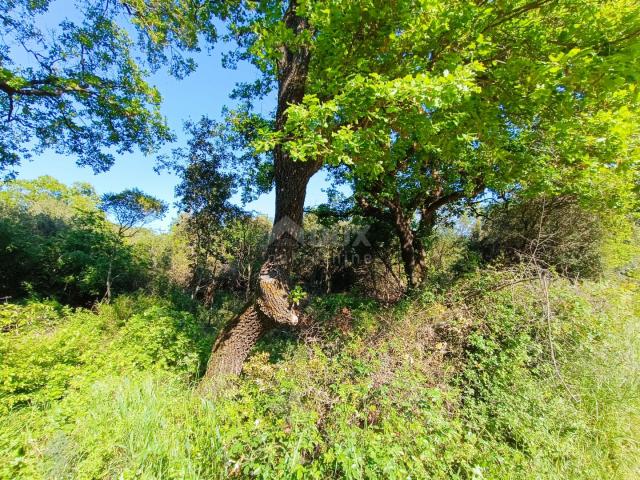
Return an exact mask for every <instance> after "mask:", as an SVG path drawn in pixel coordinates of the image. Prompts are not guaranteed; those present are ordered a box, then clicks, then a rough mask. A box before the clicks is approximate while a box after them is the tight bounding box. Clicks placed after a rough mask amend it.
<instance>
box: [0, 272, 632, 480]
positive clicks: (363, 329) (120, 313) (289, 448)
mask: <svg viewBox="0 0 640 480" xmlns="http://www.w3.org/2000/svg"><path fill="white" fill-rule="evenodd" d="M543 293H544V292H543V291H542V286H541V284H540V283H539V282H536V281H532V282H519V283H513V282H511V277H510V274H509V273H508V272H504V271H497V270H489V269H484V270H476V271H475V272H468V273H466V274H465V276H464V278H463V279H462V280H460V281H458V283H456V284H455V285H453V286H449V287H447V288H439V289H435V288H434V289H432V290H425V291H423V292H421V293H420V294H416V295H414V296H413V297H412V298H410V299H407V300H406V301H403V302H401V303H400V304H399V305H397V306H395V307H393V308H383V307H380V306H378V305H376V304H374V303H372V302H370V301H365V300H362V299H359V298H356V297H353V296H349V295H344V294H343V295H334V296H325V297H322V298H321V299H319V300H316V301H315V302H314V304H312V305H311V307H310V308H311V310H312V311H313V313H314V318H316V319H317V321H316V323H314V324H313V325H310V326H308V327H306V328H305V329H303V330H302V331H300V332H297V333H291V332H276V333H274V334H273V335H272V336H271V338H269V339H266V340H265V341H263V342H262V343H261V344H260V345H259V346H258V348H257V349H256V351H255V352H254V354H253V355H252V356H251V357H250V359H249V361H248V362H247V364H246V366H245V369H244V373H243V375H242V376H241V377H240V378H239V379H237V380H235V381H234V382H232V383H230V384H229V385H228V387H227V388H226V389H225V390H224V391H222V392H220V393H219V394H218V395H217V396H216V397H215V398H201V397H199V396H198V395H197V394H196V393H195V392H194V386H195V384H196V382H197V380H198V378H199V375H200V372H201V371H202V366H203V365H204V363H205V362H206V358H207V353H208V351H209V349H210V348H211V342H212V338H213V334H212V330H211V329H209V328H205V327H204V326H203V325H204V324H205V323H206V322H205V318H204V315H202V314H198V313H197V312H196V313H194V312H189V311H185V310H182V309H181V308H180V307H177V306H176V305H174V304H170V303H168V302H163V301H161V300H158V299H157V298H146V297H122V298H120V299H117V300H116V301H115V302H114V303H113V304H112V305H110V306H103V307H100V308H99V309H98V310H97V311H88V310H82V309H78V310H71V309H69V308H67V307H63V306H60V305H58V304H55V303H47V302H35V303H26V304H22V305H11V304H9V305H2V306H0V321H1V322H2V324H1V328H2V334H1V335H0V355H1V358H2V364H1V367H0V369H1V374H2V375H1V376H2V383H1V384H0V409H1V410H0V413H1V414H2V424H1V425H0V455H1V459H0V477H2V478H7V479H11V478H29V479H31V478H46V479H52V478H87V479H90V478H122V479H133V478H141V479H151V478H157V479H168V478H176V479H178V478H180V479H182V478H188V479H196V478H202V479H204V478H206V479H215V478H220V479H223V478H230V477H238V478H319V479H324V478H349V479H359V478H384V479H387V478H388V479H393V478H443V479H444V478H464V479H466V478H469V479H480V478H510V479H511V478H558V479H560V478H562V479H564V478H589V479H592V478H637V477H638V475H639V474H640V469H639V468H640V466H639V465H638V459H640V443H639V442H640V431H639V428H638V427H637V425H640V418H639V417H640V384H639V382H640V375H639V373H640V372H639V368H640V367H639V365H640V362H639V360H640V359H639V358H638V346H639V343H640V335H639V334H640V331H639V330H640V325H639V323H638V318H639V314H640V296H639V290H638V282H637V280H636V279H634V278H632V277H629V276H621V275H616V276H611V277H608V278H606V279H602V280H600V281H597V282H596V281H584V282H580V283H571V282H569V281H566V280H562V279H555V280H554V281H552V282H551V284H550V287H549V291H548V294H549V305H548V306H550V310H549V314H548V315H547V314H546V313H545V312H546V309H545V307H546V306H547V305H546V301H545V300H544V298H545V295H543Z"/></svg>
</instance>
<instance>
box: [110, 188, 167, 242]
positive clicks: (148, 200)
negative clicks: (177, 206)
mask: <svg viewBox="0 0 640 480" xmlns="http://www.w3.org/2000/svg"><path fill="white" fill-rule="evenodd" d="M100 208H101V209H102V210H103V211H105V212H106V213H107V214H109V215H113V217H114V218H115V220H116V223H117V224H118V226H119V232H120V233H121V234H124V233H126V232H127V231H128V230H130V229H132V228H134V227H141V226H142V225H144V224H145V223H148V222H152V221H154V220H158V219H160V218H162V217H163V216H164V215H165V214H166V213H167V208H168V207H167V204H166V203H165V202H163V201H162V200H158V199H157V198H155V197H153V196H151V195H149V194H147V193H144V192H142V191H141V190H139V189H137V188H132V189H127V190H123V191H122V192H119V193H106V194H104V195H103V196H102V199H101V201H100Z"/></svg>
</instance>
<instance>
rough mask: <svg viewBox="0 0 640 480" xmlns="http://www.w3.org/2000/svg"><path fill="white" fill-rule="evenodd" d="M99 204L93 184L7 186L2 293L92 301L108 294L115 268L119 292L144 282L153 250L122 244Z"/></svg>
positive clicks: (0, 195) (2, 192) (1, 235)
mask: <svg viewBox="0 0 640 480" xmlns="http://www.w3.org/2000/svg"><path fill="white" fill-rule="evenodd" d="M98 202H99V200H98V198H97V196H96V194H95V192H94V190H93V188H92V187H91V186H89V185H87V184H76V185H73V186H71V187H66V186H64V185H62V184H60V183H59V182H57V181H56V180H54V179H53V178H51V177H40V178H38V179H36V180H32V181H9V182H4V183H2V184H0V212H1V213H2V215H1V216H0V261H1V262H2V265H3V266H6V267H8V268H3V269H2V270H0V292H2V293H3V294H4V295H10V296H14V297H21V296H25V295H30V294H33V295H41V296H47V297H55V298H58V299H61V300H64V301H65V302H67V303H71V304H82V303H88V302H91V301H92V300H95V299H98V298H101V297H102V295H103V294H104V292H105V283H106V281H107V278H108V277H109V271H112V272H113V282H112V283H113V287H112V288H113V290H114V291H116V292H126V291H133V290H136V289H138V288H141V287H144V286H145V285H146V284H147V270H148V267H147V265H148V264H149V263H150V262H149V257H148V254H146V253H145V252H144V251H141V250H136V249H135V248H134V246H132V245H131V244H128V243H125V242H124V241H123V238H121V235H118V231H117V229H116V228H115V227H114V226H113V225H112V224H111V223H109V222H108V221H107V219H106V218H105V215H104V214H103V212H102V211H100V210H99V209H98V204H99V203H98ZM145 215H146V214H145ZM127 218H128V219H131V218H132V217H131V216H129V217H127ZM136 218H138V217H136ZM126 226H127V228H129V224H127V225H126ZM120 227H122V225H120Z"/></svg>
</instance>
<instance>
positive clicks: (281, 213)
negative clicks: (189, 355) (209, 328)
mask: <svg viewBox="0 0 640 480" xmlns="http://www.w3.org/2000/svg"><path fill="white" fill-rule="evenodd" d="M284 21H285V24H286V25H287V27H288V28H290V29H291V30H293V31H294V32H295V33H296V34H300V33H301V32H302V31H303V30H305V29H306V28H308V23H307V21H306V19H304V18H302V17H299V16H298V15H296V2H295V0H292V1H291V2H290V4H289V8H288V9H287V12H286V14H285V17H284ZM281 50H282V58H281V60H280V61H279V62H278V87H279V88H278V109H277V112H276V129H278V130H281V129H282V128H283V127H284V125H285V123H286V119H287V113H286V111H287V108H288V106H289V105H291V104H297V103H300V102H301V101H302V98H303V97H304V92H305V84H306V79H307V72H308V67H309V50H308V48H306V47H304V46H296V47H295V49H292V48H289V47H286V46H283V47H282V49H281ZM320 166H321V163H320V162H319V161H318V160H309V161H306V162H294V161H293V160H292V159H291V157H290V156H289V154H288V152H287V151H286V149H284V148H282V146H281V145H278V146H277V147H276V149H275V152H274V176H275V188H276V210H275V217H274V223H273V229H272V234H271V241H270V244H269V247H268V248H267V252H266V255H265V260H264V263H263V264H262V267H261V268H260V272H259V273H260V274H259V284H258V287H259V288H258V297H257V299H256V300H255V301H253V302H250V303H249V304H248V305H247V306H246V307H245V308H244V310H243V311H242V313H240V314H239V315H238V316H237V317H236V318H235V319H234V320H233V321H231V322H230V323H229V324H227V325H226V326H225V327H224V328H223V330H222V332H220V334H219V336H218V339H217V341H216V342H215V344H214V346H213V351H212V353H211V357H210V358H209V364H208V366H207V371H206V373H205V376H204V378H203V380H202V383H201V387H200V388H201V390H208V389H209V388H210V386H212V385H214V384H215V380H216V379H218V378H221V377H224V376H228V375H238V374H239V373H240V371H241V370H242V364H243V362H244V360H245V359H246V358H247V355H248V354H249V352H250V350H251V348H252V347H253V346H254V345H255V343H256V342H257V341H258V339H259V338H260V337H261V336H262V335H263V334H264V333H265V332H267V331H268V330H270V329H271V328H273V327H274V326H276V325H278V324H280V325H295V324H296V323H297V322H298V313H297V312H296V311H295V307H294V306H293V305H292V303H291V301H290V300H289V288H288V285H287V281H288V278H289V273H290V268H291V260H292V257H293V254H294V253H295V249H296V247H297V245H298V233H299V232H300V231H301V228H302V218H303V211H304V210H303V209H304V200H305V195H306V191H307V184H308V182H309V179H310V178H311V176H312V175H313V174H314V173H315V172H317V171H318V170H319V169H320Z"/></svg>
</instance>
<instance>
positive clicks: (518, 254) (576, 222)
mask: <svg viewBox="0 0 640 480" xmlns="http://www.w3.org/2000/svg"><path fill="white" fill-rule="evenodd" d="M485 213H486V215H485V216H484V218H483V220H482V222H481V223H479V224H478V226H477V229H476V231H475V232H474V237H475V238H474V241H475V244H476V247H477V248H478V250H479V251H480V252H482V254H483V255H484V257H485V259H492V260H493V259H496V258H498V259H500V260H502V261H503V262H511V263H518V262H521V261H528V262H536V263H538V264H539V265H541V266H544V267H545V268H553V269H554V270H555V271H556V272H558V273H560V274H563V275H566V276H569V277H574V278H575V277H595V276H598V275H601V274H602V272H603V271H604V269H605V268H606V267H609V268H610V267H612V266H614V262H615V261H614V260H613V259H609V260H607V258H606V255H603V250H604V246H605V244H608V245H610V247H609V248H608V251H609V252H610V253H613V252H618V253H619V254H620V255H624V251H625V250H627V254H628V253H629V252H628V250H629V248H625V244H632V239H633V222H632V221H631V219H630V218H627V217H625V216H624V215H620V214H619V213H617V212H615V211H612V210H610V209H604V210H594V209H589V208H587V207H585V206H584V205H581V204H580V203H579V202H578V201H577V199H576V198H573V197H552V198H549V197H539V198H533V199H531V198H528V199H527V198H524V199H523V198H518V197H513V198H510V199H508V201H506V202H501V203H496V204H494V205H492V206H490V207H489V208H488V209H487V211H486V212H485ZM567 219H571V221H570V222H569V221H567ZM628 261H629V257H627V262H628ZM623 263H626V262H624V261H623Z"/></svg>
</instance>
